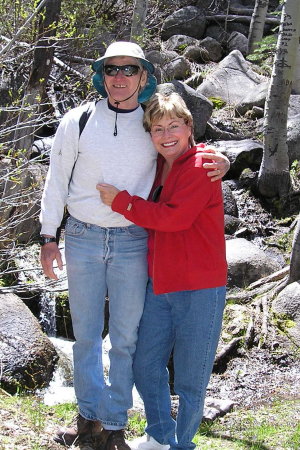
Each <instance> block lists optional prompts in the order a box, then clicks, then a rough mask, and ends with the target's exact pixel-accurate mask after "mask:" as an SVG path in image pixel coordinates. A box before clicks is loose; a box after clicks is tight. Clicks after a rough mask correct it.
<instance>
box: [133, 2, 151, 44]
mask: <svg viewBox="0 0 300 450" xmlns="http://www.w3.org/2000/svg"><path fill="white" fill-rule="evenodd" d="M147 10H148V0H135V1H134V8H133V16H132V25H131V31H130V41H131V42H136V43H138V44H142V43H143V37H144V32H145V20H146V15H147Z"/></svg>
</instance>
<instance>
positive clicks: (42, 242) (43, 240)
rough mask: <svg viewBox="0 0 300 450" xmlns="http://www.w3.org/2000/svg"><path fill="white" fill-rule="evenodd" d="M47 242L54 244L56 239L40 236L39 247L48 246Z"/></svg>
mask: <svg viewBox="0 0 300 450" xmlns="http://www.w3.org/2000/svg"><path fill="white" fill-rule="evenodd" d="M49 242H56V238H55V237H47V236H40V245H45V244H49Z"/></svg>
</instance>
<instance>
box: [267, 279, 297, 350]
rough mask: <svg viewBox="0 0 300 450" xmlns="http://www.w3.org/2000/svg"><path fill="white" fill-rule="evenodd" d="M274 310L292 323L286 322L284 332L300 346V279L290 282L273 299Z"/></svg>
mask: <svg viewBox="0 0 300 450" xmlns="http://www.w3.org/2000/svg"><path fill="white" fill-rule="evenodd" d="M272 308H273V311H274V312H276V313H277V314H279V315H283V317H284V318H286V319H290V321H293V322H294V324H292V323H288V322H287V323H286V325H285V326H284V332H286V333H287V335H289V336H290V337H291V340H292V341H293V342H294V343H295V344H297V345H298V347H300V280H299V281H295V282H294V283H291V284H288V285H287V286H286V287H285V288H284V289H283V290H282V291H281V292H280V293H279V294H278V296H277V298H276V299H275V300H274V301H273V304H272Z"/></svg>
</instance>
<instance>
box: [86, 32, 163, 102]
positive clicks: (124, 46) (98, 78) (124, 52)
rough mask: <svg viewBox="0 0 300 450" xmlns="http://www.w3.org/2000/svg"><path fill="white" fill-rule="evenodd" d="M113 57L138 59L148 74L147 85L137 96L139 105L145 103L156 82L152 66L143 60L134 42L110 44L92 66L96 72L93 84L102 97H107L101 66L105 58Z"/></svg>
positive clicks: (141, 52)
mask: <svg viewBox="0 0 300 450" xmlns="http://www.w3.org/2000/svg"><path fill="white" fill-rule="evenodd" d="M114 56H131V57H132V58H136V59H139V60H140V62H141V64H142V66H143V67H144V68H145V69H146V70H147V72H148V78H147V83H146V85H145V87H144V89H142V90H141V92H140V93H139V96H138V101H139V103H143V102H146V101H147V100H149V98H150V97H151V96H152V95H153V94H154V92H155V90H156V85H157V81H156V78H155V76H154V75H153V74H154V70H155V68H154V65H153V64H152V63H151V62H150V61H148V60H147V59H146V58H145V55H144V52H143V50H142V49H141V47H140V46H139V45H138V44H135V43H134V42H125V41H121V42H114V43H112V44H110V45H109V46H108V47H107V49H106V52H105V54H104V56H102V57H101V58H99V59H97V60H96V61H95V62H94V63H93V64H92V69H93V70H94V71H95V72H96V73H95V75H94V76H93V84H94V86H95V88H96V89H97V91H98V92H99V93H100V94H101V95H102V97H107V92H106V90H105V86H104V75H103V66H104V62H105V60H106V59H107V58H112V57H114Z"/></svg>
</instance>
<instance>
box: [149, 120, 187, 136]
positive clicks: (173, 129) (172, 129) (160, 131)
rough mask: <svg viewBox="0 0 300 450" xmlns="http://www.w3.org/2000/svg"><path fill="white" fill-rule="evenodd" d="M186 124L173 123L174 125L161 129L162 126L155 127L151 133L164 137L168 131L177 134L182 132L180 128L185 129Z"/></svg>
mask: <svg viewBox="0 0 300 450" xmlns="http://www.w3.org/2000/svg"><path fill="white" fill-rule="evenodd" d="M185 125H186V123H180V124H179V123H172V125H169V126H168V127H166V128H164V127H160V126H154V127H153V128H151V130H150V133H151V134H152V135H153V136H163V135H164V134H165V132H166V131H167V132H168V133H169V134H175V133H177V131H179V130H180V128H182V127H184V126H185Z"/></svg>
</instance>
